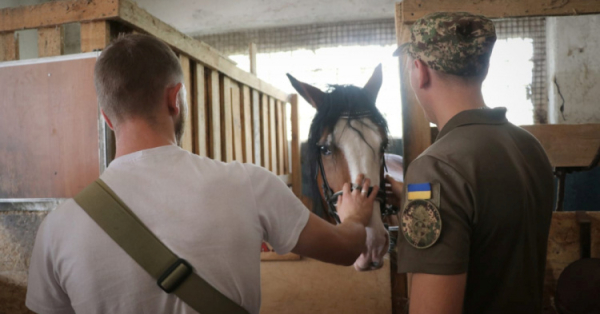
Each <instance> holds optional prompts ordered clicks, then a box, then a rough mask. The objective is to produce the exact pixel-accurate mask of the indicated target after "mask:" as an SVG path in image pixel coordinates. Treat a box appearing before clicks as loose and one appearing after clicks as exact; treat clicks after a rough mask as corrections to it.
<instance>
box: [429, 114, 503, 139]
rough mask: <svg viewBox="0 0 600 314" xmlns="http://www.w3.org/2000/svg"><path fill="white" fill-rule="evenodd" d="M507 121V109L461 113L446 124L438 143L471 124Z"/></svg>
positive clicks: (439, 135) (438, 137)
mask: <svg viewBox="0 0 600 314" xmlns="http://www.w3.org/2000/svg"><path fill="white" fill-rule="evenodd" d="M504 123H508V120H506V108H502V107H500V108H494V109H489V108H482V109H471V110H465V111H461V112H459V113H458V114H456V115H455V116H454V117H452V119H450V120H449V121H448V123H446V125H445V126H444V128H443V129H442V130H441V131H440V133H439V134H438V136H437V138H436V141H437V140H439V139H441V138H442V137H444V136H445V135H446V134H448V133H450V131H452V130H454V129H455V128H457V127H459V126H463V125H471V124H504Z"/></svg>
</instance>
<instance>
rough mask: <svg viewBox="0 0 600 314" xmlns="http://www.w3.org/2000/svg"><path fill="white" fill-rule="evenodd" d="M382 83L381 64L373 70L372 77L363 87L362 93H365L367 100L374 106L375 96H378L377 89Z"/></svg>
mask: <svg viewBox="0 0 600 314" xmlns="http://www.w3.org/2000/svg"><path fill="white" fill-rule="evenodd" d="M382 81H383V72H382V71H381V63H380V64H379V65H378V66H377V67H376V68H375V71H373V75H371V78H370V79H369V81H368V82H367V84H365V87H363V91H365V93H367V96H368V97H369V100H370V101H371V102H372V103H373V104H374V103H375V100H377V94H379V89H380V88H381V83H382Z"/></svg>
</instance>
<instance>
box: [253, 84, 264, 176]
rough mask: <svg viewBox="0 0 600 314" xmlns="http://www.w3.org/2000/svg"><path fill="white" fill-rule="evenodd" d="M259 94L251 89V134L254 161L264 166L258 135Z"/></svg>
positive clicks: (259, 115)
mask: <svg viewBox="0 0 600 314" xmlns="http://www.w3.org/2000/svg"><path fill="white" fill-rule="evenodd" d="M260 117H261V112H260V94H259V93H258V91H256V90H252V121H253V128H252V135H253V137H254V163H255V164H256V165H259V166H264V164H263V162H262V157H261V156H262V148H261V137H260V130H261V128H260Z"/></svg>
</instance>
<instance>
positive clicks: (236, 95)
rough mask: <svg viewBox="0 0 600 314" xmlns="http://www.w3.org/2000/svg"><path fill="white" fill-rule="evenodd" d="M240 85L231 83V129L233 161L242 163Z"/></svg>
mask: <svg viewBox="0 0 600 314" xmlns="http://www.w3.org/2000/svg"><path fill="white" fill-rule="evenodd" d="M240 98H241V97H240V85H239V84H238V83H237V82H235V81H231V114H232V127H233V160H237V161H239V162H244V148H243V147H244V145H243V141H244V140H243V135H242V112H241V109H242V106H241V101H240Z"/></svg>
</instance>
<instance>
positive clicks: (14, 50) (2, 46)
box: [0, 32, 19, 61]
mask: <svg viewBox="0 0 600 314" xmlns="http://www.w3.org/2000/svg"><path fill="white" fill-rule="evenodd" d="M18 59H19V38H18V35H16V36H15V32H5V33H0V61H12V60H18Z"/></svg>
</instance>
